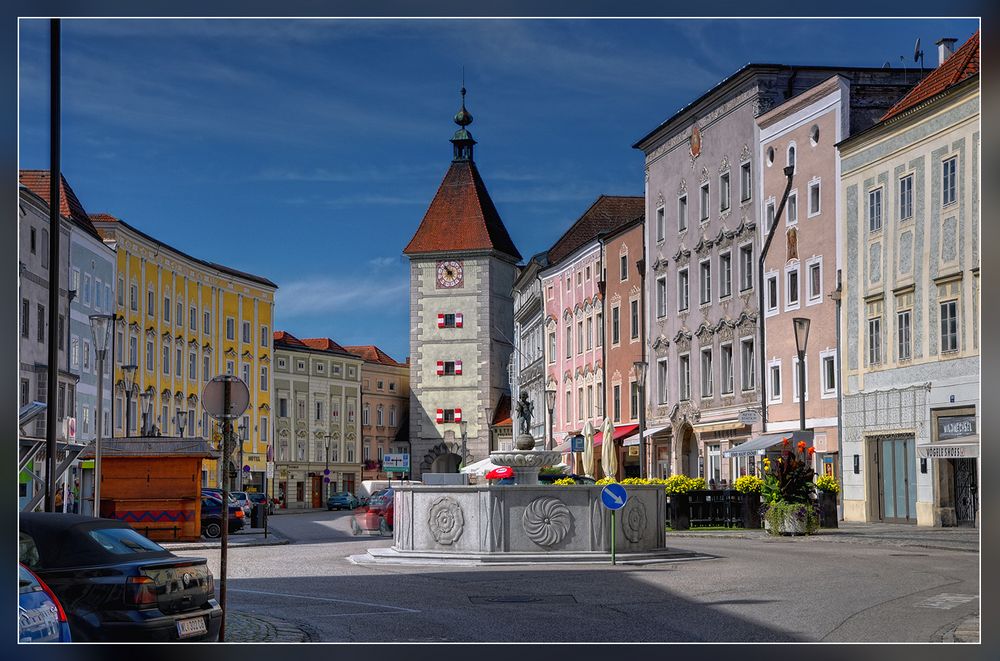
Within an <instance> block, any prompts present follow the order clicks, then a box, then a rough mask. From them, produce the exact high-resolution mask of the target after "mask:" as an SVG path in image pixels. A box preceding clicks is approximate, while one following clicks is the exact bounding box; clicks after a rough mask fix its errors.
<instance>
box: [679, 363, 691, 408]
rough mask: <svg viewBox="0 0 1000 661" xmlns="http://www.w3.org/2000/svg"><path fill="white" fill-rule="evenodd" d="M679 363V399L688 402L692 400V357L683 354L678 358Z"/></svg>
mask: <svg viewBox="0 0 1000 661" xmlns="http://www.w3.org/2000/svg"><path fill="white" fill-rule="evenodd" d="M677 361H678V368H679V369H678V371H677V376H678V389H677V395H678V399H680V400H681V401H682V402H686V401H687V400H689V399H691V356H690V355H689V354H682V355H680V356H678V357H677Z"/></svg>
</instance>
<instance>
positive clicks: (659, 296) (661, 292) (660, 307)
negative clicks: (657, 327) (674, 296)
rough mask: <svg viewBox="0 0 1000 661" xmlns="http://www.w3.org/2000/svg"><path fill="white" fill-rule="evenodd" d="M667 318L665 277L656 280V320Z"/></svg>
mask: <svg viewBox="0 0 1000 661" xmlns="http://www.w3.org/2000/svg"><path fill="white" fill-rule="evenodd" d="M666 316H667V276H665V275H664V276H660V277H659V278H657V279H656V318H657V319H663V318H664V317H666Z"/></svg>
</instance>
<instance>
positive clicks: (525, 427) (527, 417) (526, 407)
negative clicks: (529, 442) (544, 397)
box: [517, 391, 535, 435]
mask: <svg viewBox="0 0 1000 661" xmlns="http://www.w3.org/2000/svg"><path fill="white" fill-rule="evenodd" d="M534 410H535V405H534V404H532V403H531V402H529V401H528V393H526V392H523V391H522V392H521V399H520V401H519V402H518V403H517V417H518V419H519V420H520V421H521V434H522V435H523V434H528V435H530V434H531V414H532V412H533V411H534Z"/></svg>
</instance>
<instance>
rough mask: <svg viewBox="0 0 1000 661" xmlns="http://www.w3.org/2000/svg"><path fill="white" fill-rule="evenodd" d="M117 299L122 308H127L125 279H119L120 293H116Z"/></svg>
mask: <svg viewBox="0 0 1000 661" xmlns="http://www.w3.org/2000/svg"><path fill="white" fill-rule="evenodd" d="M115 298H116V299H118V305H119V306H120V307H125V278H121V277H119V278H118V291H117V292H115Z"/></svg>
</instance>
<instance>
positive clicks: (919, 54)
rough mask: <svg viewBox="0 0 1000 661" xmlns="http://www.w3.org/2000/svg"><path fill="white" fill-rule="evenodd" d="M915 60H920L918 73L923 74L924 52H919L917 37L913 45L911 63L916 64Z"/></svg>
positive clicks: (918, 39)
mask: <svg viewBox="0 0 1000 661" xmlns="http://www.w3.org/2000/svg"><path fill="white" fill-rule="evenodd" d="M917 58H920V73H921V74H923V72H924V52H923V51H922V50H920V37H917V42H916V43H915V44H913V61H914V62H916V61H917Z"/></svg>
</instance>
